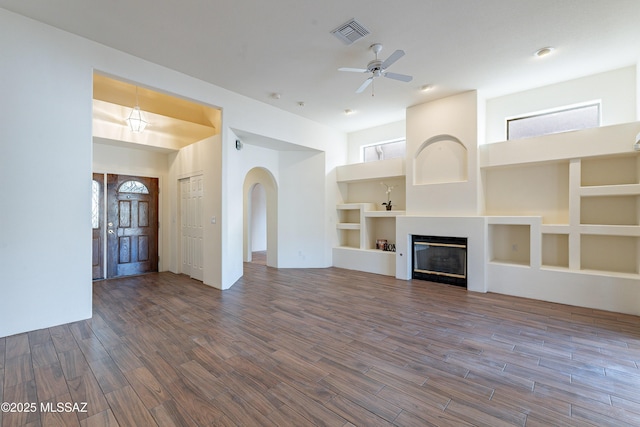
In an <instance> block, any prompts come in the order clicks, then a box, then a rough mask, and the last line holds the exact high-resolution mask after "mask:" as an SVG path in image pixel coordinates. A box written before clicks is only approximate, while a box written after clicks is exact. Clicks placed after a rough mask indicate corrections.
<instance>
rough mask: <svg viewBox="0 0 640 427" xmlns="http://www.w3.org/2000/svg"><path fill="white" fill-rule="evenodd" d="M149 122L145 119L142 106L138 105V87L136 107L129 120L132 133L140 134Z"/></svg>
mask: <svg viewBox="0 0 640 427" xmlns="http://www.w3.org/2000/svg"><path fill="white" fill-rule="evenodd" d="M148 123H149V122H147V121H146V120H145V119H144V116H143V115H142V111H140V106H139V105H138V86H136V106H135V107H133V110H131V113H130V114H129V117H128V118H127V124H128V125H129V128H131V131H132V132H135V133H140V132H142V131H143V130H144V128H145V127H146V126H147V124H148Z"/></svg>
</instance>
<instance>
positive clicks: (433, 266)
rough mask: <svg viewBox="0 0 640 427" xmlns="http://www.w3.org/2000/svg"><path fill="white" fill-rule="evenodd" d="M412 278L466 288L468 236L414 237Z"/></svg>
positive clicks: (412, 238)
mask: <svg viewBox="0 0 640 427" xmlns="http://www.w3.org/2000/svg"><path fill="white" fill-rule="evenodd" d="M411 241H412V246H413V256H412V262H411V267H412V270H413V273H412V276H411V277H412V278H413V279H420V280H429V281H431V282H438V283H446V284H450V285H456V286H462V287H465V288H466V287H467V239H466V238H464V237H442V236H417V235H413V236H411Z"/></svg>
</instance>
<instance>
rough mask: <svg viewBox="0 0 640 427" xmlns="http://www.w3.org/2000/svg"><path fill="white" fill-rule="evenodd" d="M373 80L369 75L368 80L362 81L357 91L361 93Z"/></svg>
mask: <svg viewBox="0 0 640 427" xmlns="http://www.w3.org/2000/svg"><path fill="white" fill-rule="evenodd" d="M372 81H373V77H369V78H368V79H367V80H365V81H364V83H362V85H361V86H360V87H359V88H358V90H356V93H360V92H362V91H363V90H365V89H366V88H367V86H369V84H370V83H371V82H372Z"/></svg>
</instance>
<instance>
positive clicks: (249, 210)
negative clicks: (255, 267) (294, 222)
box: [243, 167, 278, 267]
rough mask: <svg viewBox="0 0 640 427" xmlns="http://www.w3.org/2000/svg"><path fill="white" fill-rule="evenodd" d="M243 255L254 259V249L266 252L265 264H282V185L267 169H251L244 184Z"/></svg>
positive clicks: (245, 257) (270, 265)
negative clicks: (280, 262) (279, 251)
mask: <svg viewBox="0 0 640 427" xmlns="http://www.w3.org/2000/svg"><path fill="white" fill-rule="evenodd" d="M243 188H244V189H243V200H244V203H243V204H244V208H243V212H244V220H243V229H244V230H243V258H244V261H245V262H250V261H252V260H253V252H255V251H259V252H261V253H264V263H265V264H266V265H267V266H269V267H277V266H278V233H277V231H278V221H277V219H278V218H277V215H278V188H277V184H276V181H275V179H274V177H273V175H272V174H271V172H269V171H268V170H267V169H265V168H261V167H256V168H253V169H251V170H250V171H249V172H247V175H246V177H245V181H244V187H243Z"/></svg>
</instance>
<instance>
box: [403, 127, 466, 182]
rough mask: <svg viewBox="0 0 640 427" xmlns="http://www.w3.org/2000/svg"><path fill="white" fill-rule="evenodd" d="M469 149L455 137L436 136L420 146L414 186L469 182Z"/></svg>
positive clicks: (415, 167) (415, 166)
mask: <svg viewBox="0 0 640 427" xmlns="http://www.w3.org/2000/svg"><path fill="white" fill-rule="evenodd" d="M468 156H469V155H468V150H467V147H465V145H464V144H463V143H462V141H460V140H459V139H458V138H456V137H455V136H453V135H447V134H442V135H436V136H433V137H431V138H429V139H427V140H426V141H425V142H423V143H422V145H420V147H419V148H418V150H417V151H416V154H415V157H414V159H413V184H414V185H424V184H442V183H448V182H464V181H467V180H468V168H467V164H468Z"/></svg>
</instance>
